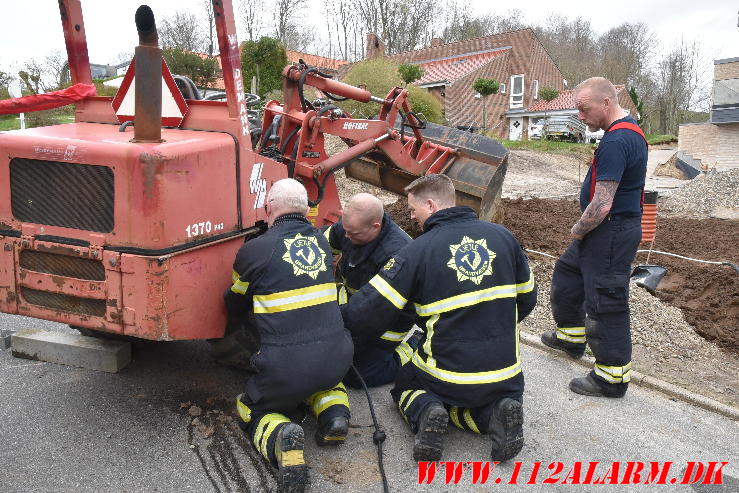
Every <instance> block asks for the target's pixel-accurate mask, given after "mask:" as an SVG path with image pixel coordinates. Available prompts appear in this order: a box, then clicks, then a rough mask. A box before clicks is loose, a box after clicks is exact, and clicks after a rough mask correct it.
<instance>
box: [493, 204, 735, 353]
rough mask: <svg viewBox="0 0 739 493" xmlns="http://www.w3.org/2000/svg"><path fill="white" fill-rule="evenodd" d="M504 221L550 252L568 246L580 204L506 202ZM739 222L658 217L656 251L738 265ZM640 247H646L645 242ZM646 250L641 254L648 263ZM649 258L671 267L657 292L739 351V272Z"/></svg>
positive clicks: (704, 331)
mask: <svg viewBox="0 0 739 493" xmlns="http://www.w3.org/2000/svg"><path fill="white" fill-rule="evenodd" d="M504 204H505V220H504V222H503V224H504V225H505V226H506V227H507V228H508V229H510V230H511V231H512V232H513V234H514V235H516V237H517V238H518V239H519V241H520V242H521V243H522V245H523V246H524V248H529V249H533V250H539V251H543V252H546V253H550V254H552V255H559V254H561V253H562V252H563V251H564V249H565V248H566V247H567V245H569V238H568V236H569V231H570V228H571V227H572V225H573V224H574V222H575V221H577V219H578V217H579V216H580V210H579V207H578V205H577V203H576V202H574V201H564V200H541V199H532V200H507V201H504ZM737 245H739V221H722V220H718V219H703V220H698V219H689V218H680V217H661V216H660V217H659V218H658V220H657V234H656V238H655V243H654V249H655V250H661V251H666V252H671V253H677V254H680V255H683V256H687V257H694V258H699V259H703V260H716V261H729V262H733V263H739V258H738V256H739V254H738V251H737ZM641 248H644V249H647V248H648V245H647V246H642V247H641ZM646 260H647V254H646V253H640V254H638V255H637V260H636V262H637V263H646ZM649 262H650V263H652V264H658V265H662V266H664V267H666V268H667V275H666V276H665V278H664V279H663V280H662V282H661V283H660V285H659V286H658V288H657V296H658V297H659V298H660V299H661V300H663V301H666V302H668V303H670V304H671V305H673V306H676V307H678V308H680V309H681V310H682V312H683V314H684V316H685V319H686V320H687V321H688V323H690V324H691V325H693V326H694V327H695V328H696V330H697V332H698V333H699V334H700V335H702V336H703V337H705V338H706V339H709V340H713V341H715V342H716V343H718V344H720V345H721V346H723V347H726V348H730V349H732V350H734V351H739V274H738V273H737V272H736V271H735V270H733V269H732V268H731V267H729V266H719V265H709V264H700V263H696V262H691V261H688V260H682V259H678V258H674V257H669V256H665V255H658V254H654V253H653V254H652V255H651V257H650V259H649Z"/></svg>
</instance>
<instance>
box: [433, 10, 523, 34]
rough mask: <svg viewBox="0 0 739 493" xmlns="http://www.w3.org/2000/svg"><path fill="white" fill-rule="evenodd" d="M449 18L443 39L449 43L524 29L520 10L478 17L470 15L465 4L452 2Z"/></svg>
mask: <svg viewBox="0 0 739 493" xmlns="http://www.w3.org/2000/svg"><path fill="white" fill-rule="evenodd" d="M447 18H448V19H449V22H448V24H447V25H446V26H445V27H444V30H443V31H442V32H443V34H442V39H443V40H444V41H445V42H447V43H450V42H453V41H462V40H464V39H469V38H477V37H480V36H489V35H491V34H496V33H502V32H508V31H514V30H516V29H521V28H522V27H524V23H523V13H522V12H521V11H520V10H518V9H513V10H509V11H507V12H506V13H504V14H502V15H482V16H479V17H476V16H474V15H473V14H471V13H470V7H469V5H468V4H467V3H465V2H456V1H455V2H451V3H450V5H449V13H448V15H447Z"/></svg>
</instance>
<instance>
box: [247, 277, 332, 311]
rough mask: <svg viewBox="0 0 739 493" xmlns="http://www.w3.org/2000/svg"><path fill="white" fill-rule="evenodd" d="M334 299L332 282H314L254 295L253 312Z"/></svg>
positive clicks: (284, 309) (290, 307) (301, 305)
mask: <svg viewBox="0 0 739 493" xmlns="http://www.w3.org/2000/svg"><path fill="white" fill-rule="evenodd" d="M331 301H336V285H335V284H334V283H323V284H316V285H315V286H309V287H307V288H299V289H291V290H289V291H280V292H278V293H273V294H262V295H254V313H275V312H284V311H288V310H295V309H298V308H305V307H308V306H314V305H320V304H322V303H328V302H331Z"/></svg>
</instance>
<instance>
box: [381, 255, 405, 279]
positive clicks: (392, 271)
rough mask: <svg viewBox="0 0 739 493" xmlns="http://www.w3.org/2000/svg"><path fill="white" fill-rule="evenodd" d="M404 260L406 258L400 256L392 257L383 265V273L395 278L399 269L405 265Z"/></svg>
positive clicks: (389, 277)
mask: <svg viewBox="0 0 739 493" xmlns="http://www.w3.org/2000/svg"><path fill="white" fill-rule="evenodd" d="M403 262H404V260H403V259H402V258H400V257H392V258H391V259H390V260H388V261H387V262H386V263H385V265H384V266H383V267H382V273H383V274H384V275H385V277H387V278H388V279H392V278H394V277H395V275H396V274H397V273H398V271H400V268H401V267H402V266H403Z"/></svg>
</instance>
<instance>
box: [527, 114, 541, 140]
mask: <svg viewBox="0 0 739 493" xmlns="http://www.w3.org/2000/svg"><path fill="white" fill-rule="evenodd" d="M543 128H544V119H543V118H542V119H540V120H537V121H535V122H533V123H531V124H530V125H529V139H541V132H542V129H543Z"/></svg>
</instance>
